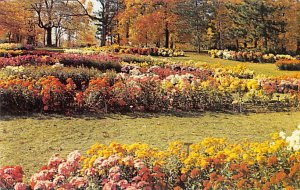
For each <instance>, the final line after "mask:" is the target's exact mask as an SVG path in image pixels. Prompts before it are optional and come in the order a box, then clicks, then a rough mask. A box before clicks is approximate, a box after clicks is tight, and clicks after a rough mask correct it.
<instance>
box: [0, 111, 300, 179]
mask: <svg viewBox="0 0 300 190" xmlns="http://www.w3.org/2000/svg"><path fill="white" fill-rule="evenodd" d="M134 115H135V114H133V115H119V114H113V115H107V116H105V117H103V118H96V117H83V116H81V117H77V118H76V117H75V118H74V117H73V118H71V117H63V116H56V115H55V116H43V115H36V116H31V117H11V116H5V117H4V116H3V117H2V118H1V120H0V166H4V165H16V164H20V165H22V166H23V167H24V169H25V172H26V174H27V176H26V179H28V177H29V175H31V174H32V173H34V172H36V171H37V170H38V169H39V168H40V167H41V166H42V165H44V164H46V163H47V161H48V159H49V158H50V156H51V155H53V154H54V153H60V154H61V155H62V156H65V155H66V154H67V153H69V152H71V151H73V150H76V149H78V150H81V151H82V152H85V151H86V150H87V149H88V148H89V147H90V146H91V145H92V144H94V143H96V142H100V143H105V144H109V143H110V142H112V141H116V142H120V143H134V142H143V143H148V144H151V145H153V146H155V147H160V148H165V147H166V146H167V144H168V142H171V141H175V140H181V141H183V142H198V141H200V140H201V139H203V138H206V137H222V138H227V139H228V140H229V141H231V142H236V141H239V140H241V139H244V138H247V139H250V140H252V141H263V140H267V139H269V138H270V134H271V133H273V132H279V131H281V130H285V131H286V132H288V133H289V134H290V133H291V132H292V131H293V130H294V129H295V128H296V127H297V125H299V124H300V112H285V113H268V114H264V113H260V114H249V115H243V114H237V115H235V114H224V113H201V114H200V113H197V114H188V115H180V116H174V115H173V116H172V115H164V114H144V115H139V116H138V117H136V116H134Z"/></svg>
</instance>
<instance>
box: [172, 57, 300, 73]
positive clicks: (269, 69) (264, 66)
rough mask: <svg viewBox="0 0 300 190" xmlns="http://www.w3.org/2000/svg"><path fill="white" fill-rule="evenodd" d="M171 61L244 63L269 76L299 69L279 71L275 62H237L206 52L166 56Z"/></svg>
mask: <svg viewBox="0 0 300 190" xmlns="http://www.w3.org/2000/svg"><path fill="white" fill-rule="evenodd" d="M166 59H169V60H171V61H189V60H192V61H194V62H203V63H207V64H222V65H230V66H234V65H238V64H242V65H246V66H247V67H248V68H249V69H251V70H254V71H255V73H256V74H263V75H271V76H280V75H293V74H297V73H298V74H300V71H280V70H278V69H277V67H276V65H275V64H271V63H250V62H239V61H231V60H225V59H219V58H211V57H210V56H209V55H207V54H197V53H186V56H185V57H170V58H166Z"/></svg>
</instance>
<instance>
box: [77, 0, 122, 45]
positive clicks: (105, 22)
mask: <svg viewBox="0 0 300 190" xmlns="http://www.w3.org/2000/svg"><path fill="white" fill-rule="evenodd" d="M76 1H77V2H78V3H80V5H81V7H82V8H83V9H84V10H85V13H86V15H87V16H89V17H90V18H91V19H92V20H93V21H94V22H96V25H97V26H98V33H99V34H100V36H101V46H105V44H106V41H107V39H106V38H107V35H108V34H109V33H110V31H112V26H113V24H114V22H113V21H114V18H115V17H116V15H117V14H118V11H119V10H120V6H121V5H122V1H121V0H97V2H98V4H99V5H100V6H99V7H97V11H96V12H94V13H89V11H88V10H87V7H86V1H85V0H76Z"/></svg>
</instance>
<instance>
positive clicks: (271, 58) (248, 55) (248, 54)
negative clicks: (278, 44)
mask: <svg viewBox="0 0 300 190" xmlns="http://www.w3.org/2000/svg"><path fill="white" fill-rule="evenodd" d="M208 54H209V55H210V56H211V57H212V58H220V59H227V60H234V61H241V62H246V61H248V62H255V63H258V62H259V63H274V62H275V61H278V60H281V59H285V60H296V58H295V57H293V56H291V55H281V54H277V55H274V54H271V53H269V54H263V53H262V52H257V51H256V52H255V51H228V50H209V51H208Z"/></svg>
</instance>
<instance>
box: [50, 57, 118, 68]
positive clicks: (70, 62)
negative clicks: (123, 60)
mask: <svg viewBox="0 0 300 190" xmlns="http://www.w3.org/2000/svg"><path fill="white" fill-rule="evenodd" d="M55 57H57V58H58V59H59V62H60V63H61V64H63V65H65V66H73V67H78V66H83V67H88V68H96V69H99V70H101V71H105V70H115V71H117V72H120V71H121V65H120V64H119V60H118V58H116V57H113V56H109V55H92V56H85V55H70V54H69V55H68V54H61V55H56V56H55Z"/></svg>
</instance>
